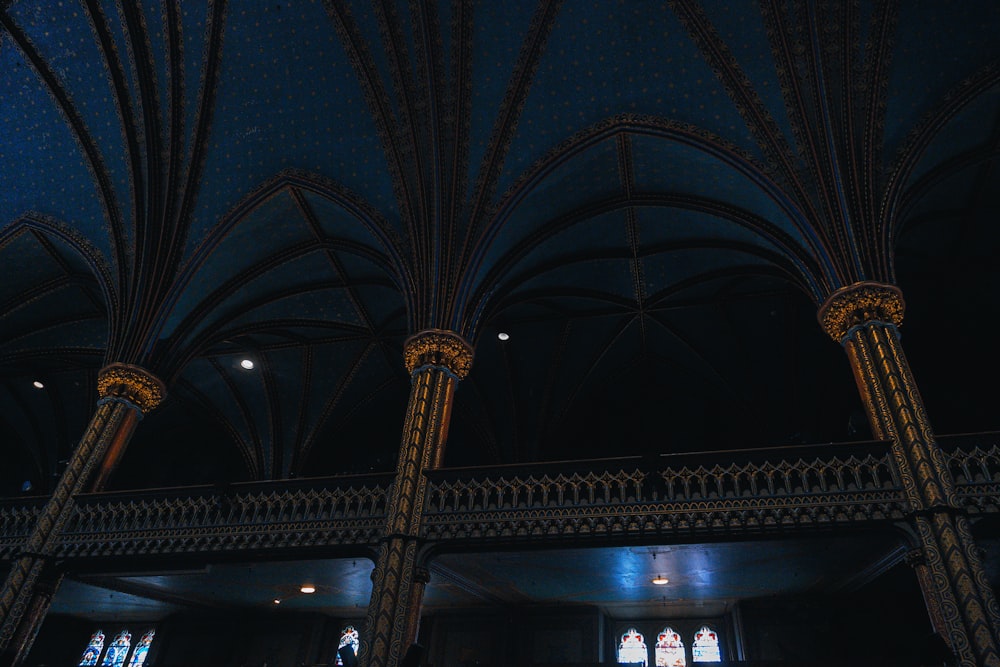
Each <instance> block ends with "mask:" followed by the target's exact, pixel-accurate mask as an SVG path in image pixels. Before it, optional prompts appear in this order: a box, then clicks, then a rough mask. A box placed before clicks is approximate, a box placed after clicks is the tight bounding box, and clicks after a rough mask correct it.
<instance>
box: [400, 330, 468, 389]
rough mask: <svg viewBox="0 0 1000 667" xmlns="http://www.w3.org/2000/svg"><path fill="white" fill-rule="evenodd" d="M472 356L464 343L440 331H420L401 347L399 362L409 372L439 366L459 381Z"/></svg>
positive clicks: (465, 372)
mask: <svg viewBox="0 0 1000 667" xmlns="http://www.w3.org/2000/svg"><path fill="white" fill-rule="evenodd" d="M472 356H473V348H472V345H470V344H469V343H468V341H466V340H465V339H464V338H462V337H461V336H459V335H458V334H456V333H454V332H451V331H444V330H442V329H427V330H425V331H421V332H420V333H418V334H415V335H413V336H411V337H409V338H407V339H406V343H404V344H403V359H404V361H405V363H406V370H407V371H409V372H410V373H413V371H415V370H416V369H417V368H420V367H421V366H442V367H444V368H446V369H448V371H450V372H451V373H453V374H454V375H455V377H457V378H458V379H459V380H461V379H464V378H465V377H466V376H467V375H468V374H469V371H470V370H471V369H472Z"/></svg>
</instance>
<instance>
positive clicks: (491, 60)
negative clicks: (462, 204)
mask: <svg viewBox="0 0 1000 667" xmlns="http://www.w3.org/2000/svg"><path fill="white" fill-rule="evenodd" d="M442 4H444V3H442ZM539 4H540V3H535V2H479V3H476V4H475V5H474V6H473V10H472V11H473V17H472V18H473V25H474V30H475V34H474V35H473V37H472V40H473V44H472V91H471V92H472V97H471V101H472V115H471V118H470V132H471V134H470V138H469V148H468V150H469V181H468V183H467V185H466V193H465V194H466V196H471V194H472V189H473V187H474V186H475V184H476V176H477V175H478V174H479V171H480V168H481V167H482V164H483V160H484V158H485V157H486V147H487V145H488V143H489V140H490V137H491V136H492V134H493V132H494V129H495V127H496V123H497V120H498V119H499V118H500V116H501V109H502V108H503V102H504V96H505V95H506V93H507V90H508V87H509V86H510V85H511V83H512V81H511V78H512V72H513V71H514V65H515V63H516V62H517V59H518V57H519V56H520V54H521V51H522V48H523V42H524V40H525V38H526V37H527V35H528V31H529V29H530V27H531V20H532V17H533V16H534V14H535V10H536V9H537V7H538V5H539ZM445 32H447V31H445ZM521 122H531V121H529V120H527V119H525V120H522V121H521ZM509 159H510V158H509ZM501 192H502V190H501Z"/></svg>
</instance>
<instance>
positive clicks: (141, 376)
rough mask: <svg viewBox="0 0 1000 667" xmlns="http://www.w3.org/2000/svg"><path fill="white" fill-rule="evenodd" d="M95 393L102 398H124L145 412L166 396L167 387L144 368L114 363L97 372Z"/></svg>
mask: <svg viewBox="0 0 1000 667" xmlns="http://www.w3.org/2000/svg"><path fill="white" fill-rule="evenodd" d="M97 394H98V395H99V396H100V397H101V398H102V399H106V398H110V399H115V398H122V399H125V400H126V401H128V402H129V403H132V404H134V405H135V406H136V407H138V408H139V410H141V411H142V413H143V414H146V413H148V412H150V411H151V410H153V409H154V408H156V406H157V405H159V404H160V402H161V401H162V400H163V399H164V398H165V397H166V395H167V388H166V387H165V386H164V384H163V382H161V381H160V379H159V378H157V377H156V376H155V375H153V374H152V373H150V372H149V371H147V370H146V369H144V368H140V367H139V366H131V365H129V364H118V363H115V364H109V365H107V366H105V367H104V368H102V369H101V371H100V373H98V375H97Z"/></svg>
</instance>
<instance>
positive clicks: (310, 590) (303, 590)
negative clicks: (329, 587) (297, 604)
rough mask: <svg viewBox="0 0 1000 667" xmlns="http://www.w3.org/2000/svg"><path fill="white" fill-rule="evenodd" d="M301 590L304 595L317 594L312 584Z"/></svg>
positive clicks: (304, 586) (305, 585)
mask: <svg viewBox="0 0 1000 667" xmlns="http://www.w3.org/2000/svg"><path fill="white" fill-rule="evenodd" d="M299 590H300V591H302V592H303V593H315V592H316V587H315V586H313V585H312V584H304V585H303V586H302V588H300V589H299Z"/></svg>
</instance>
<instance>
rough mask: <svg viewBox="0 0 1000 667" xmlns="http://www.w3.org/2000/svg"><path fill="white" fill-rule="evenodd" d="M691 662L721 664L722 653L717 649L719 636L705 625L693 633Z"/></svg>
mask: <svg viewBox="0 0 1000 667" xmlns="http://www.w3.org/2000/svg"><path fill="white" fill-rule="evenodd" d="M691 659H692V662H722V651H721V650H720V649H719V635H717V634H716V633H715V630H713V629H711V628H710V627H708V626H707V625H703V626H701V630H699V631H698V632H696V633H694V643H693V644H691Z"/></svg>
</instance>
